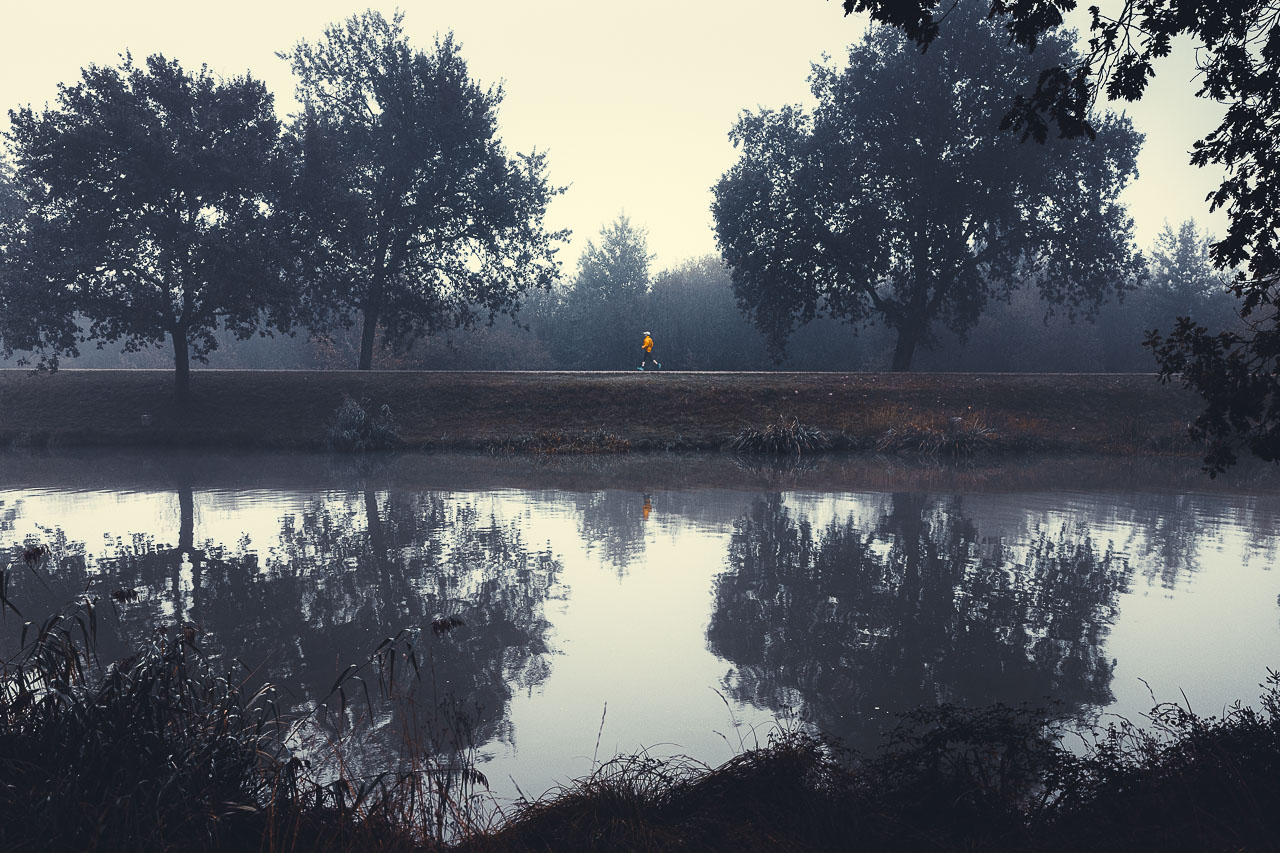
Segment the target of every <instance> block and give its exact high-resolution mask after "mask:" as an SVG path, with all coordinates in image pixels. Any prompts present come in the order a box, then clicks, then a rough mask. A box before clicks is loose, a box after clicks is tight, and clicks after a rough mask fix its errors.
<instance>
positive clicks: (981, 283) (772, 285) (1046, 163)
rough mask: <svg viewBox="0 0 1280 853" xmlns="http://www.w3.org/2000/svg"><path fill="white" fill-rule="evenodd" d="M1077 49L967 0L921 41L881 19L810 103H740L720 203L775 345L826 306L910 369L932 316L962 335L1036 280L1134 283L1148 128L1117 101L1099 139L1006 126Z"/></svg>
mask: <svg viewBox="0 0 1280 853" xmlns="http://www.w3.org/2000/svg"><path fill="white" fill-rule="evenodd" d="M1072 57H1073V54H1072V52H1071V44H1070V40H1069V38H1068V36H1066V35H1060V34H1048V35H1046V36H1044V37H1043V38H1042V39H1041V42H1040V46H1039V49H1038V50H1037V52H1036V54H1035V59H1034V60H1033V59H1031V58H1029V57H1028V55H1027V53H1026V52H1025V51H1023V50H1020V49H1018V48H1017V47H1016V46H1015V47H1010V46H1008V45H1007V37H1006V36H1005V34H1004V33H1003V32H1002V31H1001V30H1000V28H999V27H998V26H997V25H995V24H993V23H991V22H989V21H987V20H986V19H984V18H983V17H982V16H981V15H980V14H975V13H974V12H973V11H972V7H961V8H957V9H956V10H955V11H954V12H953V13H952V18H951V19H950V20H949V21H948V27H947V29H946V31H945V32H944V33H943V35H942V36H941V37H939V38H938V39H937V40H936V41H935V42H934V43H933V44H932V46H931V47H930V49H929V51H928V53H927V54H926V55H925V56H923V57H921V56H919V55H918V50H917V49H916V48H915V45H914V44H912V43H911V42H910V41H909V40H907V39H906V38H904V37H903V36H902V34H901V33H899V32H898V31H896V30H894V29H892V28H888V27H875V28H873V29H872V30H871V31H870V32H868V34H867V35H866V37H865V38H864V39H863V40H862V41H861V42H859V43H856V44H854V45H853V46H852V47H851V48H850V50H849V57H848V59H849V61H848V66H847V67H846V68H844V69H843V70H840V69H836V68H833V67H830V66H815V68H814V71H813V74H812V77H811V78H810V82H811V86H812V90H813V93H814V96H815V97H816V98H817V101H818V106H817V108H816V110H815V111H814V112H813V113H812V114H809V113H806V112H804V111H802V110H800V109H799V108H796V107H787V108H783V109H781V110H776V111H775V110H763V111H760V112H757V113H746V114H744V115H743V116H742V117H741V118H740V120H739V121H738V123H737V125H736V126H735V127H734V129H733V131H732V133H731V134H730V135H731V138H732V139H733V141H734V143H735V144H736V145H737V146H738V147H739V148H740V149H741V152H742V153H741V158H740V160H739V162H738V163H737V164H736V165H735V166H734V167H733V168H732V169H731V170H730V171H729V172H728V173H726V174H725V175H724V176H723V177H722V178H721V180H720V181H719V183H718V184H717V185H716V186H715V187H714V194H715V199H714V203H713V205H712V210H713V213H714V214H715V220H716V236H717V240H718V242H719V245H720V248H721V251H722V253H723V255H724V258H725V260H726V262H727V263H728V264H729V265H730V267H731V268H732V270H733V280H734V287H735V291H736V293H737V297H738V301H739V305H740V306H741V307H742V308H743V309H744V310H745V311H746V312H747V313H748V314H749V316H751V318H752V319H753V320H754V322H755V323H756V324H757V326H758V327H759V328H760V329H761V330H762V331H763V332H765V333H766V334H767V335H768V336H769V338H770V339H771V341H772V342H773V343H774V345H775V346H776V347H777V348H778V350H779V351H780V350H781V347H782V345H783V344H784V343H785V340H786V338H787V337H788V335H789V334H790V332H791V330H792V329H793V327H794V326H795V324H796V323H797V322H799V323H805V322H808V321H810V320H812V319H814V318H815V317H818V316H831V317H838V318H841V319H843V320H845V321H847V322H849V323H851V324H854V325H862V324H869V323H873V322H877V321H878V322H882V323H884V324H886V325H888V326H889V327H891V328H892V329H894V330H895V331H896V333H897V345H896V348H895V351H894V354H893V360H892V367H893V369H894V370H906V369H909V368H910V365H911V360H912V355H913V353H914V352H915V350H916V347H917V346H918V345H920V344H921V343H926V342H928V341H929V339H930V335H931V330H932V329H933V328H934V326H935V324H937V323H941V324H945V325H946V326H947V327H949V328H950V329H952V330H953V331H954V332H956V333H957V334H960V335H962V336H963V335H964V333H965V332H966V331H967V330H968V329H970V328H971V327H972V326H973V325H974V324H975V323H976V322H977V320H978V318H979V317H980V315H981V313H982V310H983V308H984V306H985V305H986V304H987V303H988V301H989V300H991V299H1007V298H1008V296H1009V294H1010V293H1011V292H1012V291H1013V290H1014V289H1015V288H1017V287H1019V286H1020V285H1022V284H1023V283H1032V282H1034V284H1035V286H1037V287H1038V288H1039V290H1040V293H1041V294H1042V295H1043V296H1044V297H1045V298H1046V299H1047V300H1050V301H1051V302H1054V303H1058V304H1061V305H1064V306H1065V307H1066V310H1067V311H1069V312H1072V313H1074V312H1076V311H1084V312H1086V313H1087V312H1088V311H1090V310H1091V309H1092V308H1093V307H1095V306H1096V305H1098V304H1099V303H1100V302H1101V301H1103V300H1104V299H1105V298H1107V296H1108V295H1111V294H1119V293H1122V292H1123V291H1124V289H1126V288H1127V287H1129V286H1131V285H1132V283H1133V282H1134V281H1135V280H1136V278H1137V277H1138V275H1139V272H1140V269H1141V261H1140V257H1139V256H1138V255H1137V253H1136V252H1135V251H1134V250H1133V246H1132V237H1131V231H1132V222H1131V220H1130V219H1129V217H1128V215H1127V213H1126V212H1125V210H1124V208H1123V207H1122V206H1121V205H1120V204H1119V203H1118V202H1117V201H1116V197H1117V194H1118V193H1119V192H1120V190H1121V189H1122V188H1123V187H1124V186H1125V184H1126V182H1127V181H1128V180H1130V178H1131V177H1132V176H1133V175H1134V174H1135V165H1134V160H1135V157H1136V155H1137V151H1138V147H1139V144H1140V141H1141V137H1140V135H1139V134H1137V133H1136V132H1135V131H1134V130H1133V129H1132V127H1131V126H1130V124H1129V122H1128V121H1127V120H1126V119H1123V118H1118V117H1115V116H1107V117H1104V118H1102V119H1100V120H1099V128H1098V139H1097V141H1096V142H1095V143H1094V144H1092V145H1082V144H1072V143H1069V142H1065V141H1062V140H1051V141H1049V142H1047V143H1046V145H1045V147H1044V150H1038V149H1033V148H1030V147H1026V146H1021V145H1019V144H1018V142H1017V140H1015V139H1011V138H1009V137H1008V136H1007V135H1001V134H999V133H998V132H997V129H998V127H999V124H1000V121H1001V118H1002V116H1003V115H1004V113H1005V112H1006V111H1007V110H1008V107H1009V104H1010V103H1011V102H1012V101H1013V99H1014V98H1015V97H1016V96H1017V94H1018V92H1019V91H1029V87H1028V82H1027V81H1028V79H1029V78H1030V77H1032V76H1033V72H1034V71H1035V70H1036V69H1038V68H1039V67H1041V66H1042V65H1043V64H1046V63H1047V64H1054V63H1060V62H1070V61H1073V59H1072Z"/></svg>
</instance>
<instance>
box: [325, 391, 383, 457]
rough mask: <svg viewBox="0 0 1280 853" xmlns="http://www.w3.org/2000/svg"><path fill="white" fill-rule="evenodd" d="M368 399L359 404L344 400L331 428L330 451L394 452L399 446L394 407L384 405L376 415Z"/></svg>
mask: <svg viewBox="0 0 1280 853" xmlns="http://www.w3.org/2000/svg"><path fill="white" fill-rule="evenodd" d="M367 405H369V402H368V401H367V400H365V401H363V402H362V403H358V402H356V401H355V400H353V399H352V398H350V397H346V398H344V399H343V401H342V405H341V406H339V407H338V411H337V412H336V413H335V414H334V418H333V424H332V425H331V426H330V427H329V435H328V441H327V445H328V447H329V449H330V450H337V451H342V452H346V453H364V452H366V451H369V450H394V449H395V448H397V447H399V446H400V436H399V434H398V432H397V431H396V422H395V418H394V417H392V415H391V407H390V406H388V405H387V404H385V403H384V404H382V406H381V407H380V408H379V409H378V413H377V414H376V415H372V414H370V413H369V412H368V410H367V409H366V408H365V407H366V406H367Z"/></svg>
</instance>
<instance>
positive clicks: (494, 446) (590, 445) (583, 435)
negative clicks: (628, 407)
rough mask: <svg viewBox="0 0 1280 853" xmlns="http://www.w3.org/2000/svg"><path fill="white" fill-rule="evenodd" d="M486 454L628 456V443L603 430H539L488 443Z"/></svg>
mask: <svg viewBox="0 0 1280 853" xmlns="http://www.w3.org/2000/svg"><path fill="white" fill-rule="evenodd" d="M488 449H489V452H490V453H532V454H540V455H544V456H559V455H568V454H574V455H577V454H592V453H629V452H630V451H631V442H630V441H628V440H627V439H625V438H623V437H621V436H619V435H616V434H615V433H612V432H608V431H607V430H603V429H595V430H583V431H582V432H563V431H561V430H539V431H538V432H535V433H531V434H528V435H521V436H516V437H515V438H509V439H505V440H503V441H496V442H491V443H490V444H489V446H488Z"/></svg>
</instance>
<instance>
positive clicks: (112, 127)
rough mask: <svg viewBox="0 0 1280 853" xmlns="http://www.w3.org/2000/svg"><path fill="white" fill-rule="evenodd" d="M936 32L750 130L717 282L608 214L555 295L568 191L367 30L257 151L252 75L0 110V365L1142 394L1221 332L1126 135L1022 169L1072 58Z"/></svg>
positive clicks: (309, 74)
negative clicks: (644, 348)
mask: <svg viewBox="0 0 1280 853" xmlns="http://www.w3.org/2000/svg"><path fill="white" fill-rule="evenodd" d="M948 33H949V34H953V35H951V37H950V38H948V37H941V38H938V39H937V43H936V44H934V45H933V47H932V49H931V50H930V51H929V52H928V54H927V56H926V57H921V56H919V55H918V53H917V52H916V51H915V50H914V45H913V42H912V41H911V40H910V39H909V38H907V37H904V36H903V35H902V34H900V33H898V31H896V30H894V29H893V28H880V29H876V30H873V31H872V32H870V33H869V34H868V35H867V36H866V37H865V38H864V39H863V40H861V41H860V42H858V43H856V44H854V45H853V46H852V47H851V48H850V51H849V55H848V65H847V67H845V68H843V69H841V68H837V67H834V66H815V68H814V71H813V75H812V77H811V83H812V87H813V91H814V95H815V98H816V100H817V103H818V107H817V108H816V110H814V111H813V112H812V113H805V112H804V111H802V110H800V109H799V108H794V107H786V108H783V109H780V110H776V111H775V110H762V111H759V112H757V113H744V114H743V115H742V117H741V118H740V120H739V121H738V123H737V124H736V125H735V127H734V128H733V129H732V133H731V137H732V139H733V140H734V141H735V143H736V144H737V145H738V147H739V149H740V159H739V161H738V162H737V163H736V164H735V165H734V166H733V167H732V168H731V169H730V170H729V171H728V172H727V173H726V174H725V175H724V177H723V178H722V179H721V180H720V181H719V182H718V183H717V185H716V186H715V187H714V188H713V195H714V203H713V213H714V215H715V220H716V229H717V230H716V234H717V240H718V242H719V244H720V248H721V250H722V257H714V256H711V257H706V258H701V259H694V260H689V261H686V262H684V263H681V264H678V265H676V266H673V267H669V268H666V269H660V270H654V269H653V260H654V258H653V255H652V254H651V253H650V252H649V250H648V245H647V239H646V234H645V231H644V229H643V228H642V227H641V226H640V225H638V224H635V223H632V221H631V220H630V219H629V218H627V217H626V216H625V215H622V216H619V217H618V218H617V220H616V221H614V222H611V223H608V224H606V225H605V226H604V227H603V228H602V229H601V230H600V232H599V234H598V236H597V237H596V238H595V239H592V240H590V241H588V242H587V245H586V248H585V250H584V252H583V253H582V256H581V257H580V258H579V260H578V264H577V269H576V272H574V273H573V274H572V275H569V276H562V270H561V265H560V263H559V261H558V259H557V249H558V248H559V247H560V246H561V245H562V244H563V242H564V240H565V238H566V237H567V232H557V231H551V230H548V229H547V228H546V227H545V225H544V218H545V213H546V208H547V205H548V204H549V202H550V201H551V199H552V198H554V196H555V195H556V194H558V193H560V192H561V191H562V190H561V189H560V188H557V187H554V186H552V185H550V184H549V183H548V180H547V178H546V162H545V158H544V156H543V155H542V154H540V153H537V152H534V153H531V154H527V155H523V154H515V155H508V154H507V153H506V151H505V149H504V148H503V146H502V144H501V140H500V139H499V138H498V135H497V109H498V107H499V105H500V103H501V101H502V91H501V89H500V88H496V87H495V88H488V89H485V88H483V87H481V86H480V85H479V84H478V83H476V82H475V81H474V80H472V79H471V77H470V76H469V72H468V69H467V66H466V63H465V62H464V60H463V59H462V57H461V55H460V53H459V50H458V48H457V45H456V44H455V43H454V41H453V39H452V37H451V36H444V37H442V38H439V39H437V41H436V43H435V44H434V45H433V46H432V48H431V49H430V50H419V49H416V48H414V47H412V46H411V45H410V44H409V43H408V40H407V38H406V37H405V34H404V32H403V28H402V20H401V17H400V16H399V15H397V16H395V17H393V18H392V19H391V20H387V19H385V18H383V17H382V16H381V15H379V14H378V13H376V12H372V11H370V12H366V13H363V14H361V15H356V16H353V17H352V18H350V19H348V20H347V21H345V22H343V23H341V24H338V25H334V26H331V27H329V28H328V29H326V30H325V31H324V33H323V35H322V37H321V39H320V40H318V41H316V42H314V43H311V42H307V41H302V42H299V43H298V44H297V45H296V46H295V47H294V48H293V49H292V50H291V51H289V52H287V53H283V54H281V56H282V57H284V58H287V59H288V60H289V61H290V62H291V65H292V68H293V70H294V73H295V75H296V78H297V81H298V90H297V92H298V99H299V102H300V104H301V110H300V111H299V113H298V114H297V115H295V116H292V117H291V118H290V119H289V120H288V121H287V122H284V123H281V122H280V121H279V120H278V119H277V118H276V115H275V112H274V105H273V101H272V97H271V94H270V93H269V92H267V91H266V89H265V87H264V86H263V85H262V84H261V83H260V82H258V81H256V80H254V79H252V78H251V77H249V76H247V75H246V76H244V77H238V78H230V79H221V78H216V77H215V76H213V75H212V74H210V73H209V72H208V70H207V69H203V68H202V69H201V70H200V71H198V72H195V73H191V72H188V71H186V70H184V69H183V68H182V67H181V66H180V65H179V64H178V63H177V62H175V61H173V60H170V59H166V58H165V57H162V56H158V55H157V56H152V57H149V58H148V59H146V60H145V61H144V62H141V63H137V62H135V61H134V60H133V58H132V57H131V56H129V55H127V54H126V55H125V56H124V57H123V58H122V61H121V63H120V65H119V66H118V67H112V68H106V67H98V66H90V67H88V68H86V69H84V71H83V72H82V75H81V80H80V81H79V82H77V83H75V84H71V85H64V86H62V87H60V89H59V94H58V98H57V102H56V106H53V107H48V108H46V109H44V110H39V111H38V110H32V109H30V108H24V109H19V110H15V111H13V112H11V113H10V116H11V124H12V127H11V130H10V132H9V135H8V142H9V154H10V157H9V159H8V160H4V159H0V343H2V349H3V356H4V358H6V359H8V360H9V363H16V362H17V361H19V360H26V361H29V362H36V363H44V364H50V365H56V364H57V363H58V361H59V360H64V361H65V360H66V359H74V363H75V364H77V365H82V366H148V367H167V366H169V365H173V366H174V367H175V368H176V370H175V378H176V388H177V392H178V396H179V398H182V397H184V396H185V395H186V394H187V393H188V387H189V370H190V362H191V361H197V362H202V363H209V364H211V365H216V366H224V367H305V368H348V369H349V368H351V367H359V368H360V369H369V368H370V367H372V366H374V364H375V353H376V355H377V359H376V363H377V366H379V367H383V368H419V369H420V368H439V369H547V368H563V369H633V368H634V367H636V366H637V365H638V364H639V362H640V354H639V344H640V341H641V337H642V335H643V333H644V331H646V330H651V331H652V332H653V334H654V337H655V338H656V340H657V355H658V359H659V360H660V361H662V362H663V364H664V367H666V368H668V369H669V368H676V369H720V370H755V369H759V370H767V369H777V368H784V369H796V370H882V369H886V368H891V369H907V368H910V367H916V368H923V369H935V370H936V369H949V370H1026V371H1037V370H1054V371H1056V370H1063V371H1066V370H1101V371H1131V370H1138V371H1146V370H1151V369H1153V364H1152V361H1151V357H1150V354H1149V353H1148V352H1144V351H1143V350H1142V348H1141V340H1142V337H1143V334H1144V333H1145V332H1146V331H1148V330H1152V329H1155V330H1168V329H1170V328H1172V327H1173V326H1174V323H1175V318H1176V317H1179V316H1185V315H1186V314H1185V312H1191V313H1193V314H1194V315H1195V316H1197V317H1201V318H1206V319H1208V320H1212V321H1213V322H1215V323H1218V322H1220V323H1221V325H1220V326H1219V327H1220V328H1238V326H1239V321H1238V319H1237V317H1236V315H1235V311H1234V302H1233V299H1232V297H1231V295H1230V293H1229V292H1228V291H1227V289H1226V288H1225V286H1224V284H1223V283H1222V281H1221V280H1220V278H1219V275H1220V274H1219V272H1218V271H1217V270H1215V268H1214V266H1213V264H1212V263H1211V259H1210V254H1209V253H1210V247H1211V245H1212V240H1211V239H1210V238H1209V237H1208V236H1206V235H1204V234H1203V233H1201V232H1200V231H1199V230H1198V228H1197V227H1196V225H1195V224H1194V223H1191V222H1188V223H1184V224H1182V225H1180V226H1179V227H1177V228H1176V229H1174V228H1167V229H1166V231H1165V232H1164V233H1163V234H1162V235H1161V236H1160V238H1159V240H1158V241H1157V243H1156V245H1155V246H1154V247H1152V249H1151V251H1150V253H1149V254H1148V256H1146V257H1143V256H1142V255H1141V254H1140V253H1138V252H1137V251H1136V247H1135V246H1134V245H1133V237H1132V222H1131V221H1130V219H1129V218H1128V216H1127V214H1126V212H1125V210H1124V208H1123V207H1122V206H1121V205H1120V204H1119V203H1118V202H1117V200H1116V198H1117V194H1118V193H1119V191H1120V190H1121V189H1122V188H1123V187H1124V186H1125V184H1126V183H1127V182H1128V181H1129V180H1130V179H1131V177H1132V175H1133V174H1134V159H1135V157H1136V153H1137V149H1138V146H1139V144H1140V141H1141V139H1140V136H1139V135H1138V134H1136V133H1135V132H1134V131H1133V129H1132V128H1131V127H1130V126H1129V124H1128V122H1127V120H1125V119H1123V118H1119V117H1115V116H1101V117H1099V118H1097V119H1096V120H1095V122H1094V124H1095V127H1094V128H1093V132H1094V135H1095V136H1096V139H1095V140H1094V141H1093V142H1089V143H1086V142H1085V141H1083V140H1063V139H1055V140H1050V141H1048V142H1047V143H1046V145H1045V146H1044V147H1043V148H1038V147H1033V146H1020V145H1019V144H1018V143H1017V141H1016V140H1011V139H1008V138H1007V137H1004V136H1001V135H1000V134H999V133H998V127H999V124H1000V120H1001V116H1002V114H1003V113H1002V111H1003V110H1005V109H1006V108H1007V105H1008V103H1010V102H1012V101H1014V100H1016V99H1017V98H1018V97H1020V93H1023V94H1025V92H1024V90H1026V89H1027V86H1028V85H1030V84H1029V83H1028V79H1029V75H1030V77H1032V78H1033V77H1034V73H1033V72H1034V69H1033V67H1032V66H1033V65H1034V66H1035V67H1037V68H1038V67H1040V65H1041V64H1043V63H1044V62H1045V61H1054V62H1063V63H1070V62H1072V61H1076V60H1078V57H1076V56H1075V54H1074V53H1073V48H1072V45H1071V42H1070V39H1069V38H1067V37H1066V36H1065V35H1060V34H1057V33H1048V34H1045V35H1044V36H1043V38H1041V40H1040V42H1039V49H1038V50H1037V53H1036V55H1035V56H1036V61H1035V63H1031V60H1029V59H1028V57H1027V55H1026V53H1025V51H1024V50H1022V49H1021V48H1020V47H1019V46H1018V45H1017V44H1014V45H1010V44H1009V43H1008V39H1007V34H1006V33H1005V32H1004V31H1003V30H1002V29H1001V28H1000V27H999V26H998V25H997V24H996V23H993V22H992V21H990V20H987V19H986V18H985V17H984V16H983V15H979V14H975V13H974V12H973V11H972V10H971V9H969V7H964V8H959V9H957V11H956V13H955V14H954V15H952V16H951V17H949V18H948ZM1046 58H1047V59H1046ZM503 315H506V316H507V317H509V318H510V319H509V320H503V319H501V318H502V316H503ZM88 343H92V344H94V345H95V346H94V347H86V348H84V349H82V347H84V345H85V344H88ZM106 345H114V347H113V348H112V349H104V347H105V346H106ZM162 346H163V347H165V348H166V349H167V350H168V352H167V353H166V352H165V350H162V349H160V347H162ZM116 349H119V350H122V352H120V353H117V352H116Z"/></svg>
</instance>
